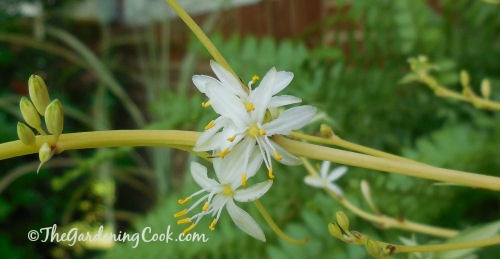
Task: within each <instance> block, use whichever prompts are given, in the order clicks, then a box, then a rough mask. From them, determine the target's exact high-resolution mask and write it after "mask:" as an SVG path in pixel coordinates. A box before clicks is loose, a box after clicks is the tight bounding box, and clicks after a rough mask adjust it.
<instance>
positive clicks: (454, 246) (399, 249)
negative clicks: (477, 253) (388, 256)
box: [394, 236, 500, 253]
mask: <svg viewBox="0 0 500 259" xmlns="http://www.w3.org/2000/svg"><path fill="white" fill-rule="evenodd" d="M492 245H500V236H494V237H492V238H488V239H483V240H475V241H469V242H461V243H448V244H440V245H421V246H400V245H396V250H395V251H394V253H412V252H437V251H447V250H458V249H467V248H478V247H485V246H492Z"/></svg>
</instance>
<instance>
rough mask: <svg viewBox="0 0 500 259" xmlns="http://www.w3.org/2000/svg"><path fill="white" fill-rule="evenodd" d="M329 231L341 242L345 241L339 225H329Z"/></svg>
mask: <svg viewBox="0 0 500 259" xmlns="http://www.w3.org/2000/svg"><path fill="white" fill-rule="evenodd" d="M328 231H329V232H330V234H331V235H332V236H334V237H336V238H338V239H340V240H344V235H343V234H342V230H341V229H340V227H339V225H338V224H337V223H330V224H328Z"/></svg>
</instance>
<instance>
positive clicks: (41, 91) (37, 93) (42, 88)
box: [28, 75, 50, 116]
mask: <svg viewBox="0 0 500 259" xmlns="http://www.w3.org/2000/svg"><path fill="white" fill-rule="evenodd" d="M28 88H29V94H30V98H31V101H32V102H33V104H34V105H35V108H36V110H37V111H38V113H39V114H40V115H42V116H43V115H44V113H45V108H47V105H49V102H50V97H49V91H48V90H47V85H46V84H45V81H43V78H41V77H40V76H37V75H31V76H30V78H29V79H28Z"/></svg>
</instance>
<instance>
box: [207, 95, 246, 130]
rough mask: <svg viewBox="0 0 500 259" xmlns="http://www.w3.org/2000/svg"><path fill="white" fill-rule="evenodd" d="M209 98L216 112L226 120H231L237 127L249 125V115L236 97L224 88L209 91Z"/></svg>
mask: <svg viewBox="0 0 500 259" xmlns="http://www.w3.org/2000/svg"><path fill="white" fill-rule="evenodd" d="M207 96H208V98H210V101H211V105H212V108H213V109H214V111H215V112H216V113H218V114H220V115H222V116H224V117H226V118H230V119H231V120H232V121H233V122H234V123H235V124H236V125H237V126H242V125H245V126H246V125H247V124H248V123H247V122H248V120H249V118H248V114H247V111H246V110H245V107H244V106H243V103H242V102H241V100H240V98H238V97H237V96H236V95H234V94H231V93H228V92H227V91H226V90H224V89H222V88H215V87H214V88H209V89H207Z"/></svg>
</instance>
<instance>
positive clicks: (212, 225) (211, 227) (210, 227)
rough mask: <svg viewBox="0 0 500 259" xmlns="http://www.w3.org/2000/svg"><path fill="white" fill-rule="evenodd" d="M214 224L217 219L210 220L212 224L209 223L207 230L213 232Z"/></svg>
mask: <svg viewBox="0 0 500 259" xmlns="http://www.w3.org/2000/svg"><path fill="white" fill-rule="evenodd" d="M215 224H217V219H214V220H212V223H210V226H209V227H208V229H210V230H211V231H214V230H215Z"/></svg>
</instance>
